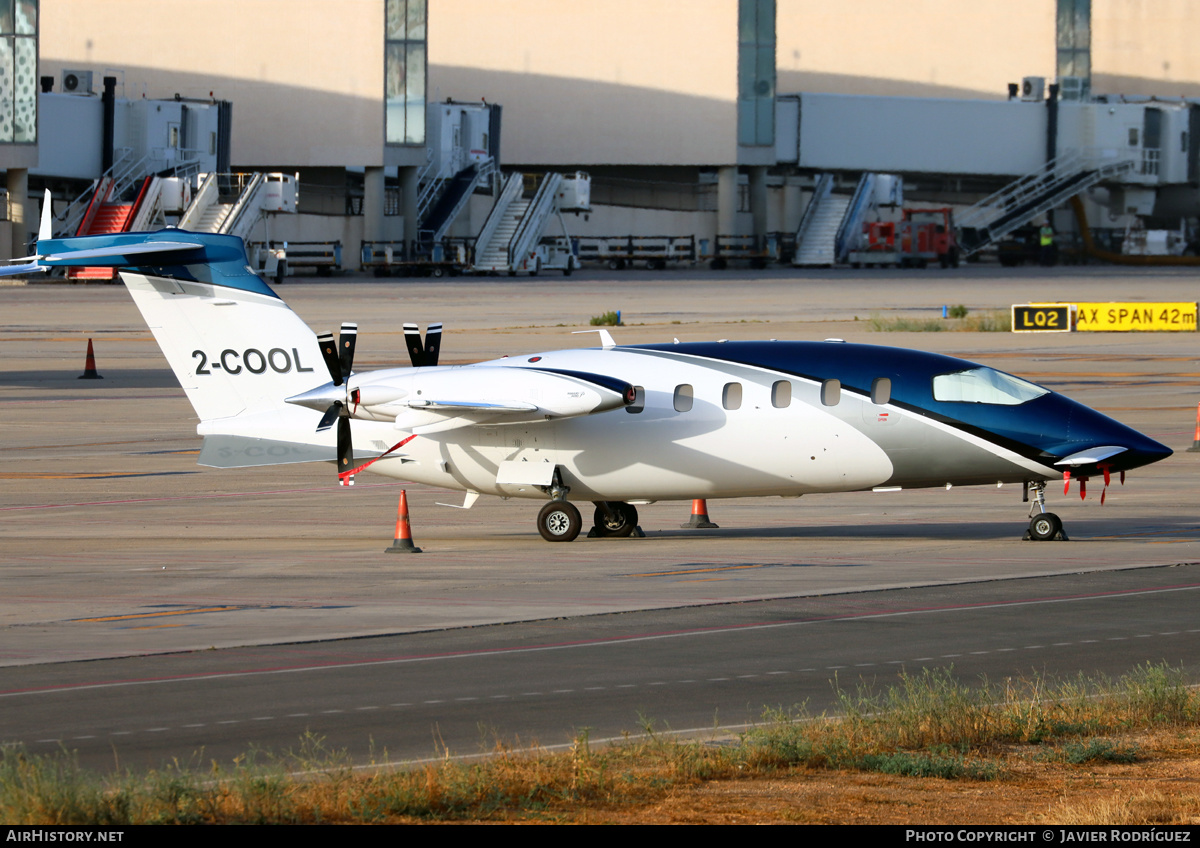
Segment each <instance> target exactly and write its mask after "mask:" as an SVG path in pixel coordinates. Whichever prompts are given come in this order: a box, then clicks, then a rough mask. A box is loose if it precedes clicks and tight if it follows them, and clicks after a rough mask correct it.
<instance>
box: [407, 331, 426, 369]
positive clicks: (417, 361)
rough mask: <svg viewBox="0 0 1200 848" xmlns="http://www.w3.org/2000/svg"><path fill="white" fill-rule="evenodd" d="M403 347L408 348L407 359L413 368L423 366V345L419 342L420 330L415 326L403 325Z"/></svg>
mask: <svg viewBox="0 0 1200 848" xmlns="http://www.w3.org/2000/svg"><path fill="white" fill-rule="evenodd" d="M404 346H405V347H407V348H408V358H409V359H410V360H411V361H412V366H413V368H420V367H421V366H422V365H424V364H425V344H424V343H423V342H422V341H421V330H420V329H419V328H418V327H417V325H416V324H405V325H404Z"/></svg>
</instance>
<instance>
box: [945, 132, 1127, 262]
mask: <svg viewBox="0 0 1200 848" xmlns="http://www.w3.org/2000/svg"><path fill="white" fill-rule="evenodd" d="M1134 166H1135V162H1134V160H1132V159H1128V158H1125V159H1121V158H1117V157H1116V156H1115V155H1112V154H1111V153H1110V154H1109V155H1107V156H1103V155H1099V154H1097V153H1096V152H1095V151H1087V150H1076V151H1072V152H1071V153H1068V154H1066V155H1063V156H1059V157H1056V158H1054V159H1051V160H1050V161H1049V162H1047V163H1046V164H1045V165H1044V166H1042V167H1041V168H1039V169H1038V170H1036V171H1034V172H1033V173H1030V174H1026V175H1025V176H1023V177H1021V178H1020V179H1018V180H1016V181H1015V182H1012V183H1009V184H1008V185H1007V186H1005V187H1004V188H1002V189H1001V190H1000V191H998V192H996V193H995V194H993V195H991V196H990V197H986V198H984V199H983V200H981V201H980V202H979V203H977V204H975V205H974V206H972V207H971V208H970V209H967V210H966V211H964V212H963V213H962V214H960V215H958V216H957V223H958V232H959V235H958V242H959V246H960V249H961V250H962V254H963V255H964V256H969V255H971V254H972V253H977V252H979V251H980V250H982V249H983V248H985V247H987V246H988V245H990V244H993V243H995V242H997V241H999V240H1000V239H1002V238H1004V237H1005V236H1007V235H1008V234H1009V233H1011V232H1012V231H1013V230H1016V229H1017V228H1019V227H1023V226H1025V225H1026V224H1028V223H1029V222H1030V221H1032V220H1033V219H1034V218H1036V217H1037V216H1038V215H1042V214H1044V213H1046V212H1049V211H1050V210H1051V209H1053V208H1055V207H1056V206H1058V205H1060V204H1062V203H1065V202H1066V201H1068V200H1070V199H1071V198H1072V197H1074V196H1075V195H1077V194H1079V193H1080V192H1083V191H1086V190H1087V189H1089V188H1091V187H1092V186H1094V185H1097V184H1098V183H1101V182H1103V181H1104V180H1108V179H1112V178H1114V177H1116V176H1118V175H1120V174H1124V173H1126V172H1128V171H1131V170H1133V168H1134Z"/></svg>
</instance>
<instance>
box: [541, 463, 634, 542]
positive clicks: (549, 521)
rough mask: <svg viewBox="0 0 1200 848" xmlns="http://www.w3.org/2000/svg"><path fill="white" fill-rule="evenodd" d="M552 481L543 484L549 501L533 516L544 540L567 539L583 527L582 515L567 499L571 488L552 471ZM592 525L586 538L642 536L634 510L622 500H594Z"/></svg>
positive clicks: (572, 538) (571, 538)
mask: <svg viewBox="0 0 1200 848" xmlns="http://www.w3.org/2000/svg"><path fill="white" fill-rule="evenodd" d="M552 479H553V482H552V483H551V484H550V485H549V486H544V487H543V491H545V493H546V494H548V495H549V496H550V503H548V504H546V505H545V506H543V507H542V509H541V511H540V512H539V513H538V517H537V528H538V533H540V534H541V536H542V538H543V539H545V540H546V541H547V542H571V541H574V540H575V538H576V537H577V536H578V535H579V531H580V530H582V529H583V517H582V516H581V515H580V514H579V509H578V508H576V506H575V505H574V504H572V503H571V502H570V501H568V500H567V495H568V494H570V492H571V488H570V487H569V486H567V485H565V484H564V483H563V480H562V473H561V471H560V470H559V469H557V468H556V469H555V470H554V477H553V478H552ZM592 520H593V522H594V524H595V526H594V527H593V528H592V530H591V532H590V533H588V538H591V537H593V536H595V537H600V538H617V537H621V536H643V535H645V534H644V533H642V529H641V528H640V527H638V526H637V521H638V514H637V510H636V509H635V508H634V507H633V506H632V505H631V504H627V503H624V502H623V501H596V512H595V513H594V514H593V516H592Z"/></svg>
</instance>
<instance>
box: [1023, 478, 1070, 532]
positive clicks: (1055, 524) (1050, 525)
mask: <svg viewBox="0 0 1200 848" xmlns="http://www.w3.org/2000/svg"><path fill="white" fill-rule="evenodd" d="M1025 487H1026V488H1025V499H1026V500H1029V495H1030V493H1033V503H1032V504H1030V506H1029V529H1028V530H1026V531H1025V535H1024V536H1023V537H1022V538H1023V539H1024V540H1025V541H1027V542H1052V541H1059V542H1066V541H1068V539H1067V534H1066V533H1065V532H1063V526H1062V519H1060V518H1059V517H1058V516H1057V515H1055V514H1054V513H1053V512H1046V484H1045V483H1044V482H1043V481H1040V480H1037V481H1034V480H1031V481H1028V482H1026V484H1025Z"/></svg>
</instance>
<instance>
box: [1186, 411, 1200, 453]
mask: <svg viewBox="0 0 1200 848" xmlns="http://www.w3.org/2000/svg"><path fill="white" fill-rule="evenodd" d="M1187 452H1188V453H1200V403H1198V404H1196V435H1195V436H1193V437H1192V446H1191V447H1190V448H1188V449H1187Z"/></svg>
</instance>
